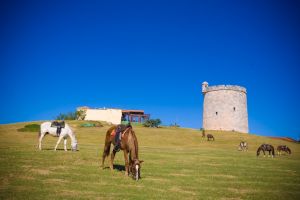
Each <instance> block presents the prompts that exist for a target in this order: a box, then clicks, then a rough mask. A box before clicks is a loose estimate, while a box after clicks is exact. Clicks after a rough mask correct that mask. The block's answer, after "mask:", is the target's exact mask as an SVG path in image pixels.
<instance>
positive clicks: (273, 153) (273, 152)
mask: <svg viewBox="0 0 300 200" xmlns="http://www.w3.org/2000/svg"><path fill="white" fill-rule="evenodd" d="M270 146H271V149H272V155H273V156H275V151H274V147H273V146H272V145H270Z"/></svg>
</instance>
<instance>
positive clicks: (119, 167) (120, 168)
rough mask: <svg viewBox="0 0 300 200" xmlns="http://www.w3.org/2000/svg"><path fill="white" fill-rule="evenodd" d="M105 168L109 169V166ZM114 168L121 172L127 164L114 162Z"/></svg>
mask: <svg viewBox="0 0 300 200" xmlns="http://www.w3.org/2000/svg"><path fill="white" fill-rule="evenodd" d="M104 169H109V167H105V168H104ZM114 170H118V171H120V172H122V171H125V166H124V165H118V164H114Z"/></svg>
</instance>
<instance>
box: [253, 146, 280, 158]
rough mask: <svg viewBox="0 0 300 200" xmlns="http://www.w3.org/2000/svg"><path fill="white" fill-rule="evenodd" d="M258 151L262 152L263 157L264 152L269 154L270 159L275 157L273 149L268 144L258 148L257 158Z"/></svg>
mask: <svg viewBox="0 0 300 200" xmlns="http://www.w3.org/2000/svg"><path fill="white" fill-rule="evenodd" d="M260 151H263V153H264V157H265V156H266V154H265V151H268V152H269V156H270V155H271V154H272V158H273V157H274V156H275V152H274V147H273V146H272V145H270V144H262V145H260V147H258V149H257V152H256V156H259V154H260Z"/></svg>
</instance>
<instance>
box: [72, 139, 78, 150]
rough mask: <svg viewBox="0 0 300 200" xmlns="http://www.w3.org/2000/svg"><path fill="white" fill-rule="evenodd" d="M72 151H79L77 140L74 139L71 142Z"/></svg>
mask: <svg viewBox="0 0 300 200" xmlns="http://www.w3.org/2000/svg"><path fill="white" fill-rule="evenodd" d="M71 149H72V151H77V140H76V139H74V140H73V141H72V142H71Z"/></svg>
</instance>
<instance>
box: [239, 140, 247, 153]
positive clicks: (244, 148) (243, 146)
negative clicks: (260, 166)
mask: <svg viewBox="0 0 300 200" xmlns="http://www.w3.org/2000/svg"><path fill="white" fill-rule="evenodd" d="M238 150H239V151H248V143H247V142H245V141H241V142H240V145H239V147H238Z"/></svg>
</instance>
